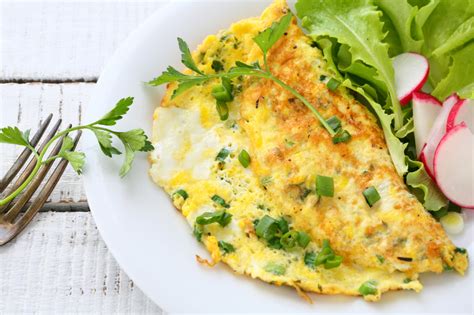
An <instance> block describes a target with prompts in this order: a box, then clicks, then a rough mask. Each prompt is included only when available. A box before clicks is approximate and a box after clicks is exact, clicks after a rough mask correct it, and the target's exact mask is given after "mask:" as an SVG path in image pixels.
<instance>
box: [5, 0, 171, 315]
mask: <svg viewBox="0 0 474 315" xmlns="http://www.w3.org/2000/svg"><path fill="white" fill-rule="evenodd" d="M163 3H164V2H162V1H160V2H156V1H155V2H143V1H142V2H137V1H135V2H131V1H130V2H119V1H107V2H105V1H103V2H102V1H95V2H84V1H81V2H69V1H47V2H43V1H41V2H32V1H24V2H19V1H0V28H1V33H0V34H1V35H0V52H1V54H0V126H1V127H4V126H7V125H17V126H19V127H20V128H25V129H27V128H32V129H33V131H32V132H34V130H35V128H37V127H38V124H39V122H40V120H42V119H44V118H45V117H46V116H47V115H48V114H49V113H53V114H54V115H55V117H56V118H62V119H63V121H64V123H65V124H68V123H72V124H78V123H80V122H81V113H82V111H83V110H84V108H85V106H88V100H89V97H90V95H91V92H92V91H93V89H94V85H95V82H96V81H97V78H98V76H99V75H100V72H101V69H102V68H103V66H104V64H105V63H106V62H107V60H108V59H109V57H110V56H111V55H112V53H113V52H114V50H115V49H116V48H117V46H118V45H120V43H121V42H122V41H123V40H124V39H125V38H126V37H127V35H128V34H129V32H130V31H131V30H133V29H134V28H135V27H136V26H137V25H138V24H140V23H141V22H142V21H143V20H144V19H145V18H146V17H147V16H149V15H150V14H151V13H152V12H153V11H154V10H156V9H157V8H159V7H160V6H162V5H163ZM157 40H158V39H157ZM13 148H14V147H13V146H6V145H0V174H4V173H5V171H6V170H7V169H8V167H9V166H10V165H11V163H13V161H14V160H15V159H16V156H17V154H18V152H19V149H15V150H13ZM27 312H28V313H30V312H41V313H59V314H64V313H74V312H82V313H137V314H138V313H153V314H156V313H162V310H161V309H160V308H159V307H158V306H157V305H155V304H154V303H153V302H152V301H151V300H149V299H148V298H147V297H146V296H145V295H144V294H143V293H142V292H141V291H140V289H139V288H137V287H136V286H135V285H134V283H133V281H132V280H130V279H129V278H128V277H127V275H126V274H125V273H124V272H123V271H122V270H121V269H120V267H119V266H118V265H117V263H116V261H115V260H114V258H113V257H112V256H111V254H110V253H109V251H108V250H107V247H106V245H105V244H104V242H103V241H102V239H101V237H100V235H99V233H98V231H97V228H96V226H95V224H94V219H93V218H92V216H91V214H90V212H89V208H88V206H87V198H86V196H85V194H84V188H83V185H82V181H81V179H80V177H78V176H77V175H76V174H75V173H74V172H73V171H72V169H71V168H70V167H68V169H67V171H66V172H65V174H64V176H63V178H62V180H61V182H60V184H59V185H58V186H57V187H56V190H55V191H54V193H53V194H52V196H51V197H50V199H49V200H48V203H47V204H46V205H45V207H44V208H43V209H42V212H40V213H39V215H38V216H37V217H36V218H35V220H34V222H32V223H31V225H30V226H29V227H28V228H27V229H26V231H25V232H23V233H22V234H21V235H20V236H19V237H18V238H17V239H16V240H14V241H13V242H11V243H10V244H8V245H6V246H4V247H0V313H1V314H4V313H27Z"/></svg>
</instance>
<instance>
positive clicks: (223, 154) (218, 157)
mask: <svg viewBox="0 0 474 315" xmlns="http://www.w3.org/2000/svg"><path fill="white" fill-rule="evenodd" d="M229 154H230V151H229V150H227V149H226V148H222V149H221V150H220V151H219V153H217V155H216V161H220V162H224V161H225V159H226V158H227V157H228V156H229Z"/></svg>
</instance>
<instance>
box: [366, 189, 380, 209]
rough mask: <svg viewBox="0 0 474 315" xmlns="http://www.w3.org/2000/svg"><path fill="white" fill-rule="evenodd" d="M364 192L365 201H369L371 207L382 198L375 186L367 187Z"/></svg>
mask: <svg viewBox="0 0 474 315" xmlns="http://www.w3.org/2000/svg"><path fill="white" fill-rule="evenodd" d="M362 194H363V195H364V197H365V201H367V204H368V205H369V207H372V206H373V205H374V204H375V203H376V202H377V201H379V200H380V195H379V193H378V192H377V189H375V187H374V186H370V187H368V188H366V189H365V190H364V191H363V192H362Z"/></svg>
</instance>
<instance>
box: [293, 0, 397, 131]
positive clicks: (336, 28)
mask: <svg viewBox="0 0 474 315" xmlns="http://www.w3.org/2000/svg"><path fill="white" fill-rule="evenodd" d="M295 7H296V10H297V15H298V17H299V18H300V19H301V20H302V25H303V27H305V28H306V29H307V30H308V31H309V36H310V37H312V38H313V39H314V40H317V39H318V38H320V37H322V36H328V37H333V38H335V39H337V42H338V43H340V44H345V45H348V46H349V51H350V53H351V55H352V61H353V62H356V61H360V62H362V63H364V64H366V65H368V66H371V67H373V68H374V69H375V70H376V71H377V75H376V76H375V79H377V80H380V81H382V82H384V83H385V85H386V88H387V91H388V94H389V97H390V105H391V110H392V111H393V114H394V126H395V129H399V128H401V127H402V125H403V117H402V110H401V106H400V103H399V101H398V99H397V95H396V91H395V82H394V74H393V67H392V63H391V61H390V57H389V55H388V45H387V44H386V43H384V42H383V40H384V38H385V34H384V32H383V24H382V23H381V22H380V16H381V15H382V13H381V12H380V11H379V10H377V7H375V6H374V5H373V4H372V1H370V0H332V1H325V0H299V1H298V2H297V3H296V5H295Z"/></svg>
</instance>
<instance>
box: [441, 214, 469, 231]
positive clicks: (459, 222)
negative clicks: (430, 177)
mask: <svg viewBox="0 0 474 315" xmlns="http://www.w3.org/2000/svg"><path fill="white" fill-rule="evenodd" d="M439 222H440V223H441V225H442V226H443V228H444V229H445V231H446V232H448V233H449V234H459V233H461V232H462V230H463V229H464V219H463V217H462V215H460V214H459V213H457V212H449V213H448V214H446V215H445V216H444V217H442V218H441V219H439Z"/></svg>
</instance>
